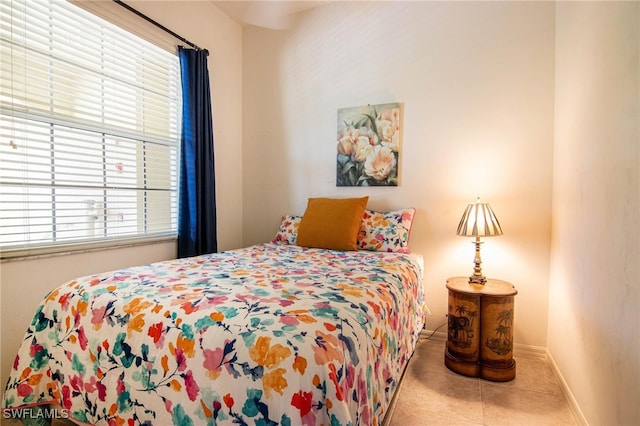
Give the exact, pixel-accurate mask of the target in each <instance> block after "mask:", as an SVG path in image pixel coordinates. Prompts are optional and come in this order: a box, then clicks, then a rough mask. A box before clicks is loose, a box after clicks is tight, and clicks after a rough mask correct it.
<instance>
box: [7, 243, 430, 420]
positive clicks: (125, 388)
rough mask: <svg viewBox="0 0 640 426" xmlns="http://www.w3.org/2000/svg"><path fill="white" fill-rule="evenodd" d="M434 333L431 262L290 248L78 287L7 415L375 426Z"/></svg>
mask: <svg viewBox="0 0 640 426" xmlns="http://www.w3.org/2000/svg"><path fill="white" fill-rule="evenodd" d="M423 324H424V306H423V283H422V260H421V257H420V256H418V255H415V254H410V253H399V252H391V253H389V252H381V251H368V250H358V251H341V250H329V249H322V248H308V247H300V246H297V245H293V244H282V241H275V243H265V244H258V245H254V246H250V247H247V248H243V249H238V250H231V251H226V252H221V253H216V254H211V255H203V256H197V257H193V258H187V259H177V260H170V261H165V262H160V263H155V264H151V265H146V266H139V267H133V268H129V269H123V270H119V271H114V272H110V273H104V274H97V275H92V276H87V277H84V278H79V279H76V280H73V281H70V282H68V283H66V284H64V285H62V286H60V287H58V288H56V289H55V290H53V291H52V292H51V293H50V294H48V295H47V296H46V298H45V299H44V300H43V302H42V304H41V305H40V306H39V307H38V308H37V310H36V313H35V315H34V317H33V321H32V323H31V325H30V326H29V328H28V330H27V332H26V334H25V337H24V340H23V343H22V346H21V347H20V349H19V352H18V354H17V356H16V359H15V362H14V364H13V368H12V370H11V373H10V377H9V381H8V383H7V386H6V391H5V394H4V407H5V409H14V410H19V409H21V408H22V409H24V408H25V407H35V406H39V405H44V404H53V405H57V406H59V407H61V408H62V410H63V412H64V413H65V416H69V417H70V418H71V419H72V420H74V421H76V422H80V423H88V424H96V425H107V424H114V425H121V424H145V423H146V424H174V425H191V424H194V425H198V424H240V425H243V424H252V425H253V424H256V425H269V424H280V425H321V424H322V425H378V424H382V422H383V420H384V418H385V415H386V414H387V412H388V411H389V407H390V403H391V400H392V398H393V396H394V392H395V391H396V389H397V387H398V382H399V380H400V377H401V374H402V373H403V370H404V368H405V367H406V365H407V363H408V360H409V358H410V357H411V355H412V353H413V350H414V348H415V345H416V342H417V339H418V337H419V333H420V331H421V330H422V327H423Z"/></svg>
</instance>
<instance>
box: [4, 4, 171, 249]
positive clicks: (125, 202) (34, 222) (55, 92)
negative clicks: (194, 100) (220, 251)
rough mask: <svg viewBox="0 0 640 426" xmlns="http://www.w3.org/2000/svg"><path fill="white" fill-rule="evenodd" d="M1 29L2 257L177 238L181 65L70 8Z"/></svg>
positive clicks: (22, 17) (37, 7)
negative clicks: (139, 240) (87, 245)
mask: <svg viewBox="0 0 640 426" xmlns="http://www.w3.org/2000/svg"><path fill="white" fill-rule="evenodd" d="M0 25H1V26H0V73H1V74H0V77H1V78H0V198H1V202H0V252H1V255H2V257H10V256H21V255H25V254H33V253H39V252H40V251H43V250H44V251H45V252H48V251H56V250H70V249H72V248H77V247H78V246H79V245H85V244H88V243H89V244H96V243H100V244H104V243H121V242H122V241H123V240H125V241H126V242H130V240H133V239H140V238H143V239H150V238H156V237H170V236H175V235H176V228H177V225H176V222H177V210H176V209H177V202H176V197H177V195H176V187H177V156H178V147H179V137H180V123H179V121H180V64H179V59H178V57H177V55H175V54H172V53H170V52H167V51H165V50H163V49H161V48H159V47H157V46H154V45H153V44H151V43H148V42H146V41H144V40H142V39H140V38H138V37H136V36H134V35H132V34H130V33H128V32H126V31H124V30H122V29H120V28H119V27H116V26H114V25H112V24H110V23H108V22H106V21H103V20H101V19H100V18H98V17H96V16H94V15H92V14H90V13H88V12H86V11H84V10H82V9H80V8H78V7H76V6H74V5H72V4H70V3H67V2H63V1H51V0H37V1H36V0H0Z"/></svg>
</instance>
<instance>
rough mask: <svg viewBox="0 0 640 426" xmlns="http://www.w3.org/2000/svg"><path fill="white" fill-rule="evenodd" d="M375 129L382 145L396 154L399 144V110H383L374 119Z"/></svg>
mask: <svg viewBox="0 0 640 426" xmlns="http://www.w3.org/2000/svg"><path fill="white" fill-rule="evenodd" d="M376 128H377V129H378V134H379V135H380V138H382V143H383V144H384V145H386V146H388V147H389V148H390V149H391V150H392V151H394V152H398V144H399V142H400V108H391V109H389V108H388V109H383V110H382V111H380V112H379V113H378V116H377V117H376Z"/></svg>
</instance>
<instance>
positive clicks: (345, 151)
mask: <svg viewBox="0 0 640 426" xmlns="http://www.w3.org/2000/svg"><path fill="white" fill-rule="evenodd" d="M357 140H358V139H357V130H356V129H354V128H353V127H347V128H346V129H342V130H341V131H339V132H338V153H339V154H342V155H346V156H349V155H351V153H352V152H353V149H354V147H355V143H356V142H357Z"/></svg>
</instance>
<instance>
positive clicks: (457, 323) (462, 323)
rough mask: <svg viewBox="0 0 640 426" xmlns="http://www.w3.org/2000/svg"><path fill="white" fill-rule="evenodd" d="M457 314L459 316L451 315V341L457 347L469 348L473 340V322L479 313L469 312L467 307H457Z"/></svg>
mask: <svg viewBox="0 0 640 426" xmlns="http://www.w3.org/2000/svg"><path fill="white" fill-rule="evenodd" d="M449 311H451V308H449ZM455 312H456V314H457V315H449V341H450V342H451V343H453V344H454V346H456V347H459V348H469V347H471V343H472V339H473V321H474V319H475V318H477V316H478V311H467V307H466V306H465V305H456V309H455Z"/></svg>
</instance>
